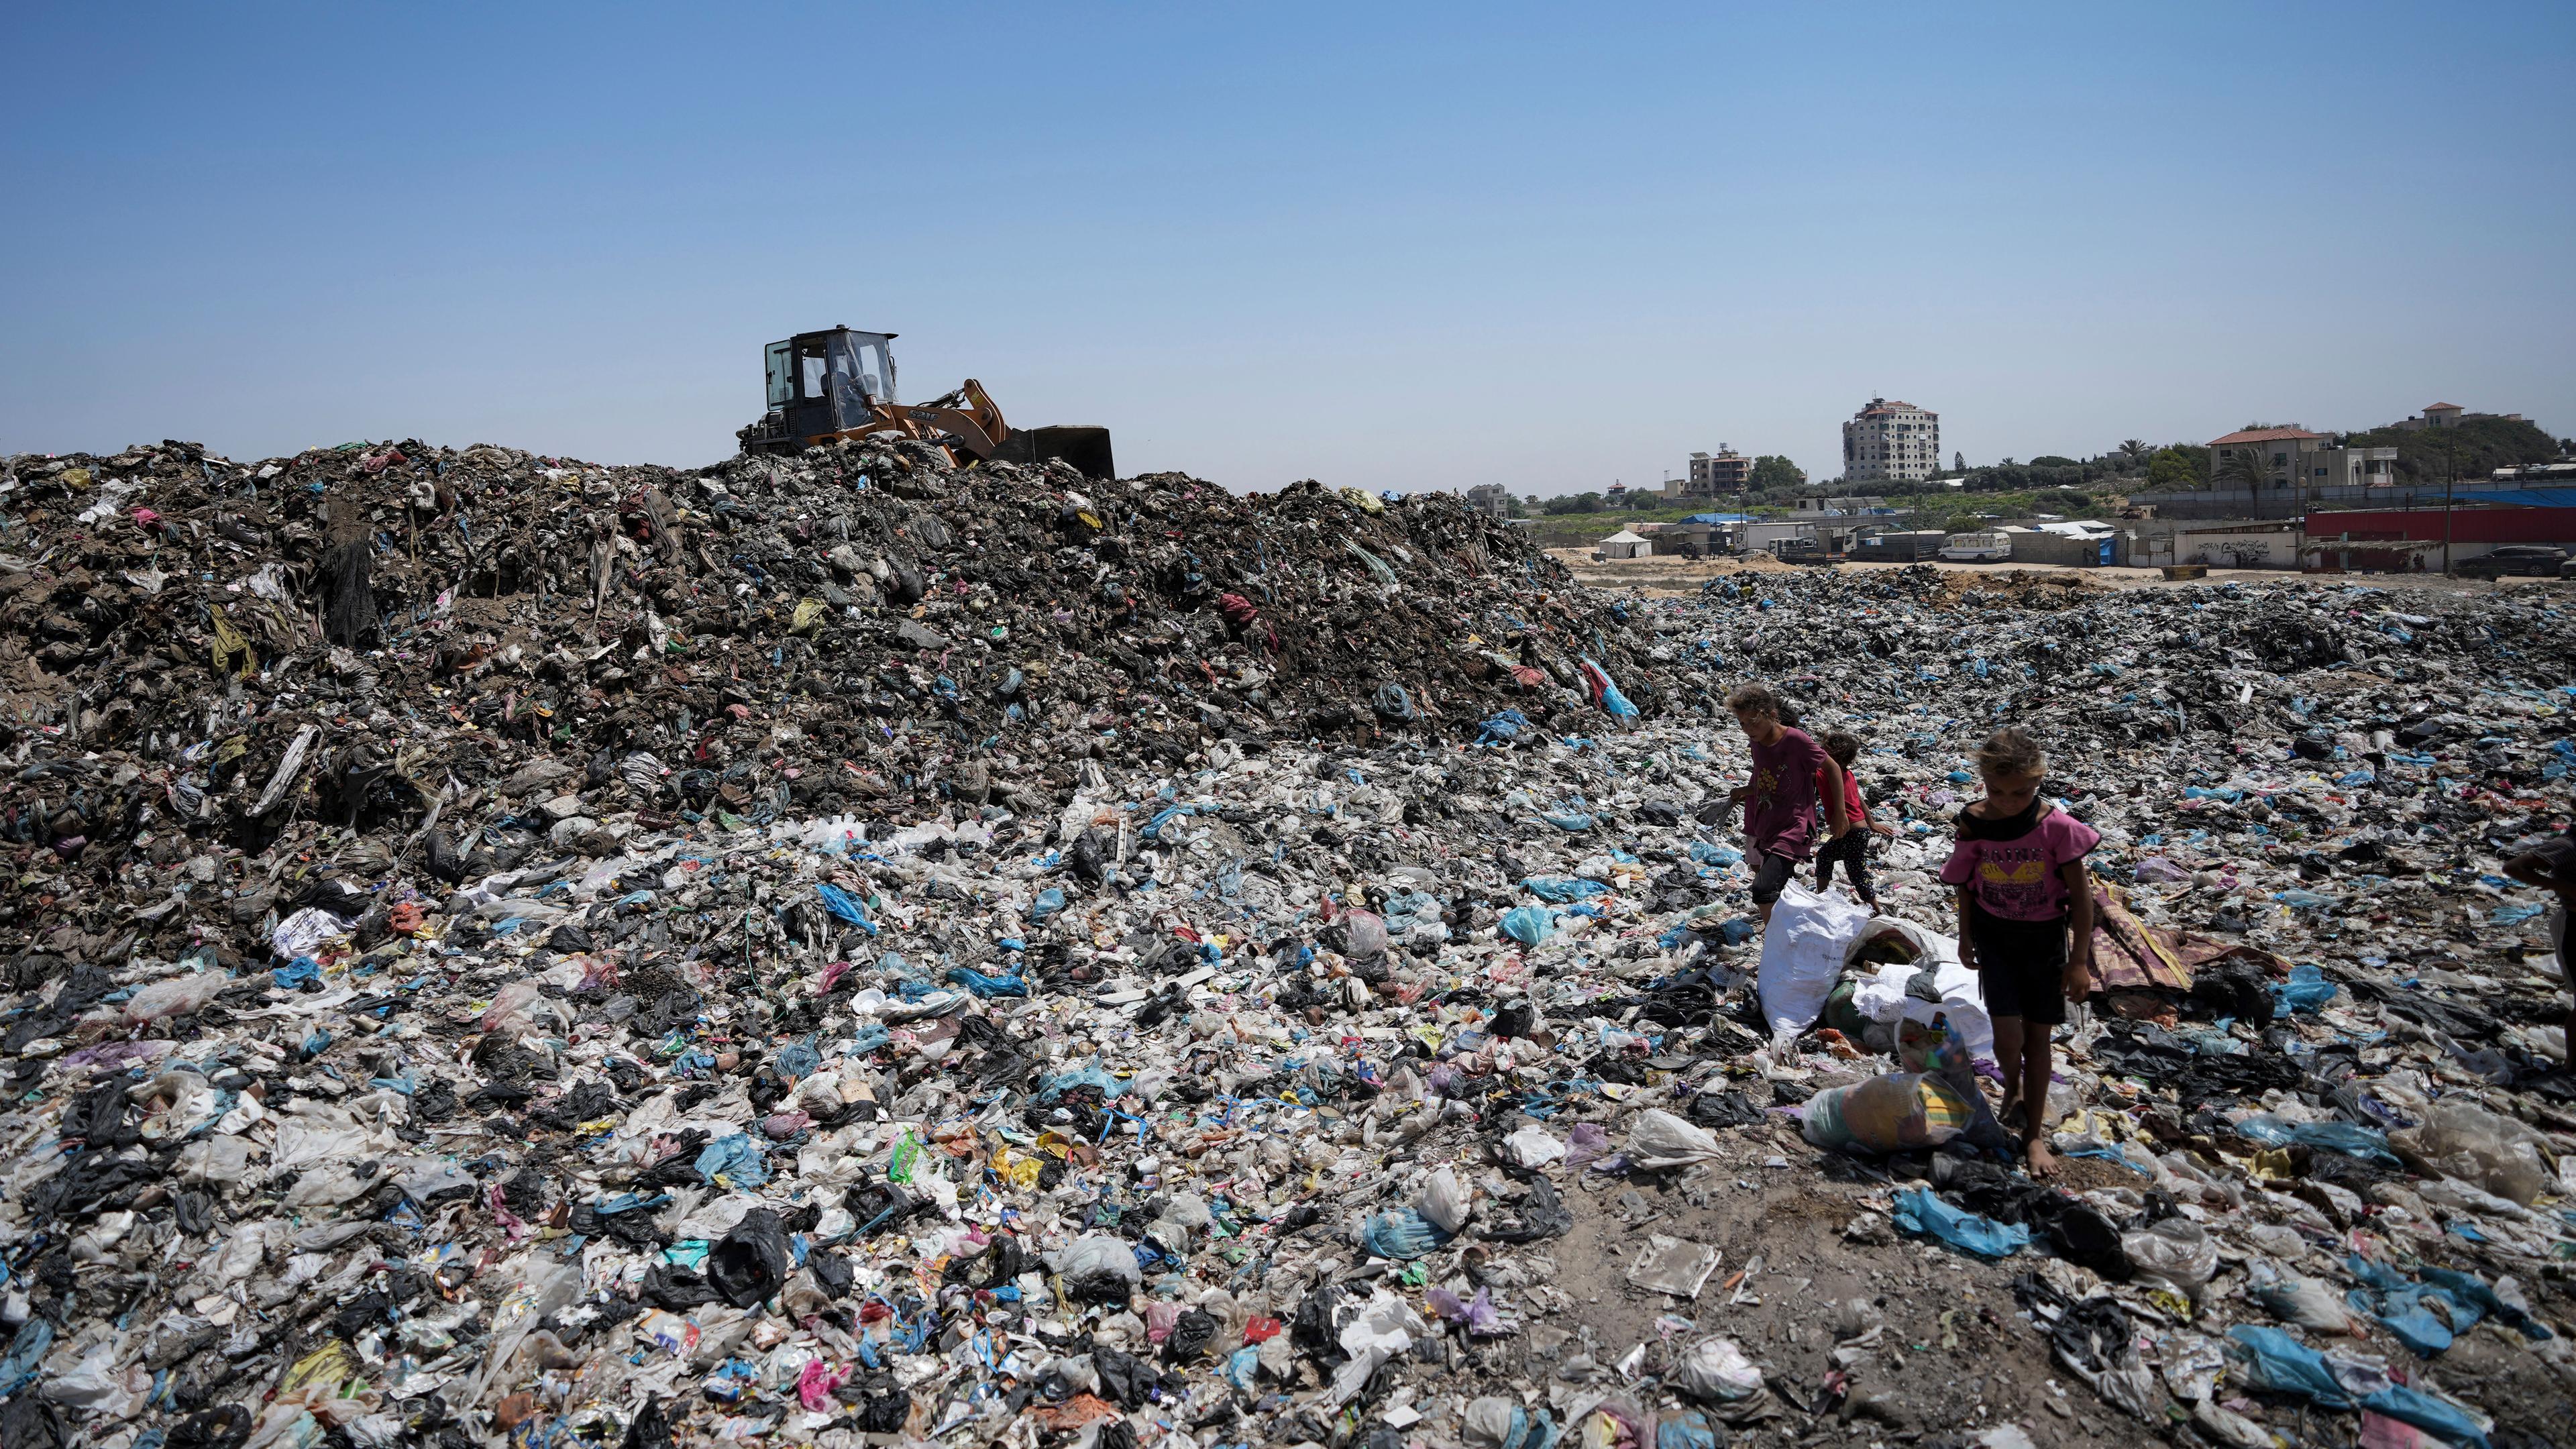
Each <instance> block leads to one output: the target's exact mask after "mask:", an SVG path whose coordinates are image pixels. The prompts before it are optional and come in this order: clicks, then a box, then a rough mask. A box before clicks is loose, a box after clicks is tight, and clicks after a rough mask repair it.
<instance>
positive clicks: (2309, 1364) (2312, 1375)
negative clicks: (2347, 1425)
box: [2227, 1323, 2352, 1409]
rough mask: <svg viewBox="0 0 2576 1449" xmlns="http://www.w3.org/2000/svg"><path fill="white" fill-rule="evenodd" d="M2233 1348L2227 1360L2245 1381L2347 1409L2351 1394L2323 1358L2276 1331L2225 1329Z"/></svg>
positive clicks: (2247, 1327)
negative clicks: (2231, 1360)
mask: <svg viewBox="0 0 2576 1449" xmlns="http://www.w3.org/2000/svg"><path fill="white" fill-rule="evenodd" d="M2227 1336H2228V1337H2229V1338H2230V1339H2232V1340H2234V1342H2235V1347H2234V1348H2233V1349H2231V1350H2230V1357H2232V1358H2234V1359H2236V1360H2237V1361H2238V1362H2239V1364H2240V1365H2241V1366H2242V1369H2243V1372H2244V1375H2245V1381H2246V1382H2247V1383H2249V1384H2252V1385H2253V1386H2254V1387H2256V1388H2258V1389H2270V1390H2271V1391H2272V1392H2274V1393H2276V1394H2294V1395H2296V1396H2298V1397H2300V1398H2303V1399H2313V1400H2315V1401H2316V1402H2317V1403H2318V1404H2319V1405H2320V1406H2322V1407H2325V1408H2329V1409H2349V1408H2351V1407H2352V1395H2350V1394H2348V1393H2346V1392H2344V1387H2343V1385H2341V1384H2339V1383H2337V1382H2335V1376H2334V1374H2333V1373H2332V1372H2330V1371H2329V1370H2328V1369H2327V1368H2326V1361H2325V1356H2324V1355H2323V1354H2320V1353H2318V1352H2317V1351H2316V1350H2315V1349H2313V1348H2310V1347H2308V1346H2307V1345H2306V1344H2304V1343H2301V1342H2299V1341H2298V1340H2297V1339H2295V1338H2292V1337H2291V1336H2290V1335H2288V1334H2286V1333H2283V1332H2282V1331H2281V1330H2279V1329H2277V1328H2263V1327H2260V1326H2257V1325H2255V1324H2250V1323H2240V1324H2238V1325H2236V1326H2235V1327H2234V1328H2231V1329H2229V1330H2227Z"/></svg>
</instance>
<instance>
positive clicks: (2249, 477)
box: [2217, 428, 2272, 492]
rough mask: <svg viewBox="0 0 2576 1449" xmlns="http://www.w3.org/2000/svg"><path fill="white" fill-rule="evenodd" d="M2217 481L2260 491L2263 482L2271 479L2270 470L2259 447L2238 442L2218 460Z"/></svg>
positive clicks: (2251, 490)
mask: <svg viewBox="0 0 2576 1449" xmlns="http://www.w3.org/2000/svg"><path fill="white" fill-rule="evenodd" d="M2246 431H2247V432H2252V431H2254V429H2252V428H2248V429H2246ZM2217 481H2218V482H2221V483H2224V484H2226V485H2227V486H2228V487H2230V488H2242V489H2245V490H2246V491H2247V492H2260V491H2262V488H2263V485H2264V484H2266V483H2269V482H2271V481H2272V470H2271V468H2270V467H2269V466H2268V465H2266V464H2265V463H2264V461H2263V450H2262V448H2261V447H2259V446H2252V447H2249V446H2247V445H2244V444H2241V443H2240V444H2238V445H2237V446H2235V447H2233V448H2230V449H2228V450H2227V456H2226V457H2224V458H2221V459H2219V460H2218V474H2217Z"/></svg>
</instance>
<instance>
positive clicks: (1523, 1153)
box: [1503, 1122, 1565, 1167]
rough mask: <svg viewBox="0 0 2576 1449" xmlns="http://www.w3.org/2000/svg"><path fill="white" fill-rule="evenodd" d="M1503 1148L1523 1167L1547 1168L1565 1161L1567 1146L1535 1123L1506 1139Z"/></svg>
mask: <svg viewBox="0 0 2576 1449" xmlns="http://www.w3.org/2000/svg"><path fill="white" fill-rule="evenodd" d="M1503 1148H1504V1150H1505V1151H1507V1152H1509V1153H1511V1155H1512V1161H1514V1162H1516V1163H1518V1164H1520V1165H1521V1166H1523V1167H1545V1166H1547V1165H1548V1164H1549V1163H1551V1162H1561V1161H1563V1160H1564V1159H1565V1144H1564V1143H1562V1142H1559V1141H1557V1140H1556V1139H1555V1138H1554V1137H1551V1136H1549V1135H1548V1132H1547V1129H1546V1128H1544V1127H1541V1126H1539V1125H1538V1124H1537V1123H1535V1122H1533V1123H1531V1124H1530V1125H1528V1126H1526V1127H1523V1128H1522V1129H1521V1130H1519V1131H1518V1132H1515V1133H1513V1134H1512V1135H1511V1136H1509V1137H1506V1138H1504V1139H1503Z"/></svg>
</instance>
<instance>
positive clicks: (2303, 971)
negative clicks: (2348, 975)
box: [2272, 964, 2343, 1016]
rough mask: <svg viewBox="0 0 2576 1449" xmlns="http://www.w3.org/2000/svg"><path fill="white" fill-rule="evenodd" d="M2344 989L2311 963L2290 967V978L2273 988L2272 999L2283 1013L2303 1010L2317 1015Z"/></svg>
mask: <svg viewBox="0 0 2576 1449" xmlns="http://www.w3.org/2000/svg"><path fill="white" fill-rule="evenodd" d="M2341 990H2343V988H2342V987H2340V986H2337V985H2335V984H2334V983H2333V982H2331V981H2328V980H2327V979H2326V974H2325V973H2324V972H2323V971H2320V970H2318V969H2317V968H2316V967H2314V966H2311V965H2304V964H2303V965H2298V966H2293V967H2291V968H2290V979H2289V980H2287V981H2284V982H2282V983H2281V984H2280V985H2278V986H2275V987H2273V988H2272V1001H2273V1004H2274V1006H2275V1007H2276V1009H2278V1010H2279V1011H2280V1012H2281V1013H2282V1014H2283V1015H2287V1014H2289V1013H2290V1012H2293V1011H2303V1012H2306V1013H2308V1014H2309V1015H2311V1016H2313V1015H2315V1014H2316V1013H2317V1012H2318V1011H2319V1010H2321V1009H2322V1008H2323V1007H2324V1006H2325V1004H2326V1003H2327V1002H2329V1001H2332V1000H2334V999H2335V994H2336V993H2337V992H2339V991H2341Z"/></svg>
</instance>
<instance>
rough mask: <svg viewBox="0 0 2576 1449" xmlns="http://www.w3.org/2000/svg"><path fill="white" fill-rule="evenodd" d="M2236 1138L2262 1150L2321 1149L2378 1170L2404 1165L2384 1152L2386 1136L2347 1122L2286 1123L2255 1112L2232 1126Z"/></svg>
mask: <svg viewBox="0 0 2576 1449" xmlns="http://www.w3.org/2000/svg"><path fill="white" fill-rule="evenodd" d="M2236 1135H2237V1136H2239V1137H2242V1138H2244V1139H2246V1140H2247V1141H2249V1142H2260V1143H2262V1144H2263V1145H2264V1146H2266V1147H2291V1146H2298V1147H2321V1148H2324V1149H2325V1150H2326V1151H2328V1152H2340V1153H2342V1154H2343V1155H2344V1156H2346V1157H2357V1158H2360V1159H2361V1160H2362V1161H2364V1162H2376V1163H2378V1164H2380V1165H2381V1166H2382V1167H2404V1166H2405V1165H2406V1164H2404V1163H2402V1162H2400V1161H2398V1160H2397V1154H2396V1153H2394V1152H2391V1151H2389V1150H2388V1134H2386V1133H2384V1132H2378V1131H2374V1130H2372V1129H2371V1128H2368V1127H2356V1126H2354V1125H2353V1124H2352V1123H2350V1122H2290V1121H2285V1120H2283V1119H2282V1118H2279V1117H2275V1116H2273V1115H2272V1114H2271V1113H2269V1112H2257V1113H2255V1114H2254V1115H2253V1116H2251V1117H2248V1118H2246V1119H2245V1120H2244V1121H2242V1122H2239V1123H2237V1124H2236Z"/></svg>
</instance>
